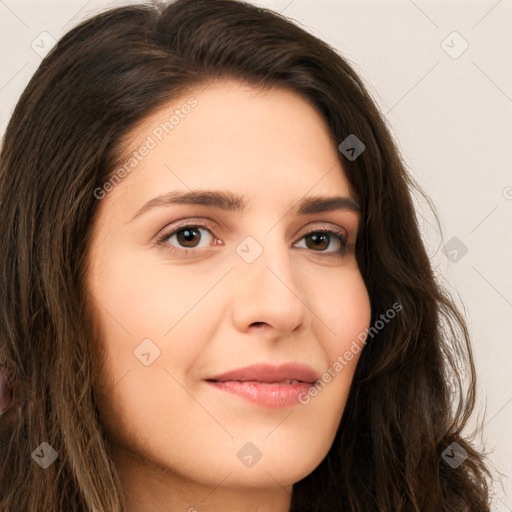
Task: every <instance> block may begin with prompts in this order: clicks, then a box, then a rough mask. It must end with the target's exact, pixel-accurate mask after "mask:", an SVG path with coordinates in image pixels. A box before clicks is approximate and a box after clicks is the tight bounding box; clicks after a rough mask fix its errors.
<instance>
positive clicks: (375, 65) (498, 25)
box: [0, 0, 512, 512]
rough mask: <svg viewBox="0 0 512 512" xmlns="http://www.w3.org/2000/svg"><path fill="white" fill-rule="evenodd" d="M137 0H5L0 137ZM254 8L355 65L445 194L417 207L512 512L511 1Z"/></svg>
mask: <svg viewBox="0 0 512 512" xmlns="http://www.w3.org/2000/svg"><path fill="white" fill-rule="evenodd" d="M128 3H138V2H134V1H120V0H117V1H110V2H107V1H105V0H89V1H87V0H66V1H64V0H61V1H56V0H0V62H1V73H0V134H1V135H3V133H4V130H5V128H6V126H7V123H8V121H9V117H10V114H11V112H12V109H13V108H14V106H15V104H16V102H17V101H18V98H19V96H20V94H21V93H22V91H23V89H24V88H25V86H26V85H27V83H28V81H29V80H30V78H31V76H32V75H33V73H34V72H35V70H36V69H37V67H38V66H39V64H40V62H41V59H42V57H44V55H45V54H46V52H47V51H48V49H49V48H50V47H51V46H52V44H53V43H54V40H56V39H59V38H60V37H61V36H62V35H64V33H66V32H68V31H69V30H70V29H71V28H73V27H74V26H75V25H77V24H78V23H80V22H81V21H83V20H84V19H86V18H88V17H90V16H91V15H93V14H96V13H98V12H100V11H104V10H106V9H108V8H109V7H114V6H119V5H126V4H128ZM253 3H254V4H257V5H260V6H263V7H269V8H271V9H273V10H275V11H278V12H281V13H282V14H284V15H286V16H288V17H290V18H292V19H293V20H294V21H296V22H298V23H299V24H300V25H301V26H302V27H303V28H305V29H306V30H308V31H309V32H311V33H313V34H314V35H316V36H318V37H319V38H321V39H323V40H324V41H326V42H328V43H329V44H331V45H332V46H334V47H335V48H336V49H337V50H338V51H340V52H341V54H342V55H343V56H344V57H345V58H347V59H348V60H349V62H350V63H351V64H352V65H353V66H354V67H355V69H356V71H357V72H358V73H359V74H360V75H361V77H362V78H363V80H364V81H365V83H366V84H367V86H368V87H369V90H370V93H371V94H372V96H373V98H374V100H375V101H376V102H377V104H378V106H379V108H380V110H381V112H382V113H383V114H384V115H385V118H386V119H387V122H388V126H389V127H390V128H391V130H392V133H393V134H394V136H395V139H396V141H397V143H398V146H399V148H400V150H401V153H402V156H403V159H404V161H405V162H406V164H407V167H408V169H409V171H410V172H411V174H412V175H413V176H414V178H415V179H416V180H417V181H418V183H419V184H420V186H421V187H422V188H423V190H424V191H425V192H426V193H427V194H428V196H429V197H430V198H431V199H432V201H433V202H434V204H435V206H436V208H437V211H438V213H439V216H440V220H441V227H442V233H440V232H439V230H438V228H437V226H436V224H435V222H434V218H433V216H432V214H431V212H430V211H429V210H428V206H427V205H426V203H425V201H424V200H422V199H421V198H420V197H417V198H416V205H417V208H418V214H419V217H420V221H421V224H422V226H423V233H424V237H425V240H426V243H427V246H428V249H429V253H430V255H431V257H432V261H433V264H434V266H435V268H436V272H437V274H438V275H439V278H440V279H441V280H442V282H444V283H446V284H447V286H449V289H450V292H451V293H452V294H453V296H454V298H455V299H456V301H457V304H458V305H459V306H461V307H462V309H463V312H464V313H465V316H466V319H467V322H468V327H469V329H470V334H471V335H472V340H473V341H472V343H473V350H474V357H475V364H476V368H477V378H478V407H477V413H479V414H480V420H483V424H484V431H483V436H482V440H483V442H484V446H485V449H486V450H487V451H488V452H490V454H489V457H490V460H491V461H492V463H493V465H494V467H495V468H496V469H497V470H498V471H500V472H501V473H502V474H503V477H502V482H503V487H501V486H500V485H496V486H495V489H494V494H495V504H494V506H493V510H496V511H499V512H502V511H503V512H505V511H512V491H508V492H507V489H508V488H511V489H512V478H511V473H512V439H511V437H510V432H511V431H512V430H511V428H510V426H511V425H512V371H511V368H510V367H511V363H512V338H511V332H512V273H511V272H510V264H511V261H512V166H511V162H512V67H511V63H512V0H472V1H453V0H452V1H444V2H443V1H436V2H434V1H427V0H386V1H383V0H372V1H369V0H364V1H362V0H359V1H346V0H330V1H329V0H322V1H320V0H315V1H313V0H309V1H308V0H267V1H254V2H253ZM34 121H35V122H36V121H37V120H34ZM484 413H485V415H484ZM475 419H477V418H476V415H475ZM27 456H29V454H27Z"/></svg>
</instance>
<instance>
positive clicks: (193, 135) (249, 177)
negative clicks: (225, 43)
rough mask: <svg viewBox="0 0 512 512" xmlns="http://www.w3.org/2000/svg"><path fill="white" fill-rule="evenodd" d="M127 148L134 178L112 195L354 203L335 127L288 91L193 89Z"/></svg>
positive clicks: (225, 85)
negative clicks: (202, 194) (342, 198)
mask: <svg viewBox="0 0 512 512" xmlns="http://www.w3.org/2000/svg"><path fill="white" fill-rule="evenodd" d="M121 148H122V149H123V151H122V157H121V165H123V164H125V168H127V169H128V172H127V173H125V174H126V175H127V176H126V177H124V178H123V179H122V180H121V182H120V183H119V184H118V185H116V187H115V190H114V193H113V194H109V195H111V196H118V195H119V196H121V195H123V196H124V195H125V194H132V193H133V194H136V195H137V196H139V197H144V198H149V197H150V196H152V195H157V194H161V193H162V192H165V191H170V190H176V189H177V190H191V189H200V188H202V189H204V188H212V189H217V190H221V189H229V190H235V191H237V192H239V193H240V194H243V195H244V196H247V197H251V196H254V199H256V197H267V198H269V197H275V198H276V199H277V197H278V196H281V197H283V196H286V201H285V202H287V203H289V202H290V201H291V200H293V199H298V198H299V196H304V195H306V194H307V193H308V191H311V192H312V193H314V194H317V195H320V194H324V195H325V194H329V193H331V194H333V193H335V192H338V193H341V194H344V195H347V196H352V197H354V195H353V191H352V190H351V187H350V184H349V182H348V180H347V179H346V176H345V174H344V172H343V168H342V165H341V163H340V159H339V155H338V149H337V145H336V143H335V141H334V139H333V137H332V135H331V133H330V131H329V129H328V126H327V124H326V123H325V121H324V120H323V118H322V117H321V115H320V114H319V113H318V112H317V111H316V110H315V108H314V107H313V106H312V105H311V104H310V103H309V102H308V101H307V100H305V99H304V98H302V97H301V96H300V95H298V94H297V93H295V92H293V91H290V90H288V89H283V88H271V89H265V90H262V89H256V88H254V87H251V86H249V85H246V84H241V83H239V82H232V81H224V82H215V83H212V84H210V85H208V86H206V87H204V86H203V87H197V88H195V89H191V90H190V92H188V93H186V94H183V95H182V96H180V97H178V98H175V99H174V100H172V101H170V102H169V103H168V104H166V105H164V106H162V107H161V108H159V109H158V110H156V111H154V112H152V113H151V114H150V115H148V116H146V117H145V118H144V119H143V120H142V121H141V122H140V123H139V124H138V125H137V126H136V127H135V128H134V129H133V130H132V131H131V132H130V134H129V136H128V137H127V138H126V139H125V140H124V141H123V143H122V144H121ZM144 148H146V149H144ZM142 153H144V155H142ZM128 162H130V163H131V167H132V169H129V167H130V165H126V164H128ZM252 202H253V201H252V200H251V199H249V203H252Z"/></svg>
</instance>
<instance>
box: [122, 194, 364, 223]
mask: <svg viewBox="0 0 512 512" xmlns="http://www.w3.org/2000/svg"><path fill="white" fill-rule="evenodd" d="M174 204H193V205H201V206H208V207H213V208H218V209H220V210H225V211H232V212H236V213H242V212H243V211H244V208H245V206H246V204H247V200H246V199H245V198H244V197H243V196H240V195H237V194H234V193H232V192H229V191H218V190H193V191H190V192H180V191H173V192H168V193H166V194H162V195H160V196H157V197H155V198H153V199H151V200H150V201H148V202H147V203H146V204H144V206H142V208H140V210H139V211H138V212H137V213H136V214H135V215H134V217H133V218H132V220H134V219H135V218H136V217H139V216H140V215H142V214H143V213H145V212H147V211H148V210H151V209H153V208H156V207H159V206H169V205H174ZM294 206H295V208H297V214H299V215H308V214H312V213H323V212H329V211H344V210H348V211H355V212H360V211H361V207H360V205H359V203H358V202H357V201H355V200H354V199H352V198H350V197H341V196H332V197H326V196H310V197H306V198H303V199H302V200H299V201H298V202H296V203H295V204H294V203H293V202H292V203H291V204H289V205H288V207H289V208H290V209H292V208H293V207H294ZM130 222H131V221H130Z"/></svg>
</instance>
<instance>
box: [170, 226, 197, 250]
mask: <svg viewBox="0 0 512 512" xmlns="http://www.w3.org/2000/svg"><path fill="white" fill-rule="evenodd" d="M176 239H177V240H178V242H179V243H180V244H181V245H183V246H184V247H195V246H196V245H197V244H198V243H199V241H200V240H201V233H200V231H199V229H198V228H197V227H196V226H193V227H187V228H184V229H180V230H179V231H176Z"/></svg>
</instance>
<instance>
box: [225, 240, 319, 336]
mask: <svg viewBox="0 0 512 512" xmlns="http://www.w3.org/2000/svg"><path fill="white" fill-rule="evenodd" d="M271 238H274V240H271ZM275 238H278V237H270V236H268V237H266V243H262V244H261V245H262V246H263V252H262V253H261V254H260V256H259V257H258V258H257V259H256V260H255V261H253V262H252V263H246V262H244V261H242V260H240V262H239V264H238V265H237V267H238V268H237V269H236V275H235V276H233V279H234V280H235V282H236V290H235V293H234V300H233V309H232V315H233V323H234V325H235V326H236V328H237V329H238V330H239V331H241V332H246V331H247V330H249V329H253V328H257V329H266V330H268V331H273V332H274V335H275V336H288V335H290V334H291V333H292V332H293V331H295V330H296V329H298V328H299V327H300V326H303V325H304V322H305V321H306V320H307V319H308V318H310V316H309V310H308V307H307V306H306V297H305V296H304V295H305V291H304V290H302V289H300V287H299V286H298V283H297V275H296V274H297V273H296V269H293V268H292V266H291V263H292V262H291V261H290V260H291V258H290V250H291V249H290V248H287V247H286V245H285V244H283V243H278V242H277V241H276V240H275ZM294 270H295V271H294Z"/></svg>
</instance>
